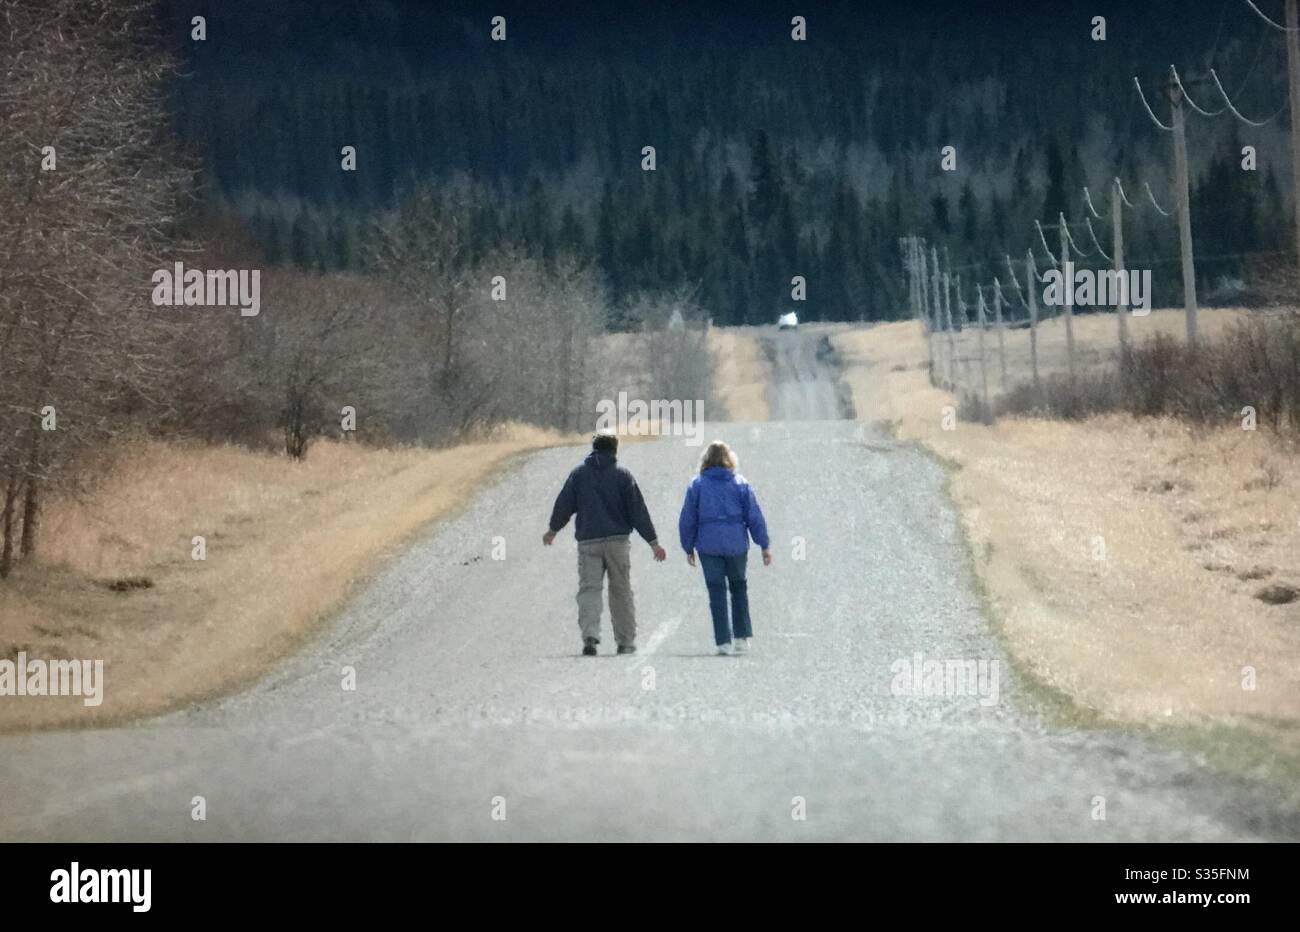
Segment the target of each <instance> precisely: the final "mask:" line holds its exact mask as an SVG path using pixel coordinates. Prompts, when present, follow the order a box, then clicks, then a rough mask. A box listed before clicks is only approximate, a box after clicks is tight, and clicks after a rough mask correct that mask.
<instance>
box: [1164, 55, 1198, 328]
mask: <svg viewBox="0 0 1300 932" xmlns="http://www.w3.org/2000/svg"><path fill="white" fill-rule="evenodd" d="M1169 107H1170V111H1171V113H1172V116H1173V119H1172V121H1171V124H1172V126H1173V129H1174V175H1175V178H1174V188H1175V189H1176V191H1177V195H1178V243H1179V246H1180V249H1181V252H1182V256H1183V306H1184V308H1185V309H1186V313H1187V346H1188V347H1189V348H1190V349H1195V348H1196V264H1195V261H1194V260H1193V258H1192V198H1191V194H1190V192H1189V190H1188V184H1189V182H1188V178H1187V128H1186V125H1185V120H1184V115H1183V92H1182V88H1181V87H1180V86H1179V84H1178V78H1177V76H1176V73H1175V72H1174V66H1173V65H1170V66H1169Z"/></svg>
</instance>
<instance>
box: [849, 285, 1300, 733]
mask: <svg viewBox="0 0 1300 932" xmlns="http://www.w3.org/2000/svg"><path fill="white" fill-rule="evenodd" d="M1233 316H1235V313H1234V312H1226V313H1223V312H1213V311H1210V312H1203V314H1202V330H1203V332H1204V333H1207V334H1213V333H1214V332H1215V331H1216V329H1218V328H1221V327H1222V326H1223V325H1224V324H1225V323H1226V322H1227V321H1228V320H1230V319H1232V317H1233ZM1146 320H1147V322H1148V323H1149V325H1150V326H1151V327H1153V328H1154V327H1163V328H1167V329H1168V330H1169V331H1171V332H1177V328H1178V327H1179V326H1181V314H1180V313H1179V312H1156V313H1154V314H1152V315H1151V317H1150V318H1147V319H1146ZM1113 325H1114V318H1113V317H1109V318H1106V317H1092V318H1087V319H1085V323H1084V325H1083V326H1081V327H1080V328H1078V329H1077V330H1076V337H1077V338H1079V339H1080V342H1081V344H1082V345H1083V348H1084V349H1086V350H1088V351H1091V352H1094V353H1096V354H1098V355H1100V354H1102V353H1103V352H1104V348H1105V345H1107V344H1109V343H1111V342H1113V331H1111V330H1110V327H1111V326H1113ZM834 339H835V342H836V346H837V349H838V350H839V352H840V355H841V357H842V359H843V360H844V361H845V363H846V364H847V371H846V377H847V379H848V380H849V382H850V385H851V387H852V389H853V393H854V402H855V404H856V405H857V409H858V412H859V414H860V416H862V417H865V418H867V419H869V420H875V421H880V422H884V423H886V424H888V425H889V426H891V427H892V429H893V430H894V432H895V433H896V434H897V435H898V436H899V437H900V438H902V439H907V440H915V441H918V442H920V443H922V444H924V445H925V446H926V447H928V448H929V449H931V450H933V451H934V452H935V453H937V454H938V455H939V456H941V457H943V458H944V459H945V460H946V461H948V462H949V463H951V464H952V466H953V470H952V473H951V481H950V487H951V492H952V496H953V499H954V501H955V503H956V504H957V506H958V508H959V509H960V512H961V517H962V522H963V524H964V526H965V530H966V533H967V535H968V539H969V540H970V543H971V548H972V553H973V558H974V562H975V567H976V570H977V572H978V574H979V576H980V579H981V581H982V583H983V584H984V587H985V590H986V592H987V594H988V598H989V601H990V604H991V608H992V611H993V614H994V616H995V618H996V619H997V622H998V624H999V625H1000V627H1001V629H1002V631H1003V633H1004V635H1005V638H1006V642H1007V645H1008V648H1009V650H1010V651H1011V652H1012V654H1013V655H1014V656H1015V657H1016V658H1017V659H1018V660H1019V661H1020V662H1021V663H1023V665H1024V667H1025V668H1026V669H1027V670H1028V671H1029V672H1030V673H1031V674H1032V675H1033V676H1035V677H1036V678H1038V679H1039V680H1040V681H1042V682H1044V683H1047V684H1050V685H1051V686H1053V687H1055V688H1056V689H1059V690H1060V691H1061V692H1063V693H1064V694H1066V695H1068V696H1069V697H1071V698H1072V699H1073V700H1074V701H1075V702H1077V703H1078V704H1080V705H1081V706H1083V707H1085V708H1089V709H1092V710H1095V711H1097V712H1098V713H1100V714H1101V715H1102V716H1104V717H1107V718H1109V719H1113V720H1117V721H1123V722H1143V723H1149V722H1153V721H1168V720H1175V721H1177V720H1182V721H1205V720H1213V721H1229V722H1234V723H1242V722H1246V721H1259V720H1262V719H1272V720H1283V721H1287V722H1291V723H1294V722H1295V721H1296V720H1297V719H1300V635H1298V634H1297V632H1298V630H1300V601H1298V602H1293V603H1291V604H1284V605H1271V604H1266V603H1265V602H1263V601H1261V600H1260V599H1258V598H1257V597H1256V596H1257V595H1258V594H1259V593H1260V592H1261V590H1263V589H1265V588H1266V587H1268V586H1282V587H1285V586H1294V587H1300V494H1298V493H1300V489H1298V488H1297V483H1300V470H1297V469H1296V462H1297V455H1298V453H1300V451H1297V450H1295V449H1294V448H1292V447H1291V446H1289V445H1288V444H1287V443H1286V442H1284V441H1283V440H1281V439H1279V438H1277V437H1275V436H1272V435H1270V434H1269V433H1267V432H1266V431H1264V430H1259V431H1255V432H1246V431H1242V430H1236V429H1195V430H1194V429H1192V428H1191V427H1189V426H1188V425H1186V424H1184V423H1181V422H1176V421H1172V420H1138V419H1134V418H1130V417H1126V416H1114V415H1112V416H1106V417H1099V418H1093V419H1090V420H1086V421H1082V422H1072V423H1066V422H1061V421H1046V420H1035V419H1003V420H1002V421H1000V422H999V423H997V424H996V425H994V426H991V427H985V426H983V425H979V424H966V423H958V424H957V425H956V429H955V430H944V429H943V420H942V419H943V416H944V411H945V407H946V406H953V407H955V406H956V399H955V398H954V396H953V395H951V394H950V393H948V392H946V391H942V390H939V389H936V388H933V387H932V386H930V385H929V384H928V381H927V378H926V373H925V358H926V357H925V341H924V338H923V336H922V334H921V331H920V328H919V326H918V325H916V324H914V323H910V322H909V323H898V324H886V325H882V326H878V327H874V328H871V329H863V330H856V331H851V332H848V333H844V334H841V335H839V336H837V337H835V338H834ZM1026 342H1027V340H1026ZM1050 345H1051V344H1049V346H1050ZM1022 358H1023V359H1026V360H1027V351H1026V353H1025V355H1024V357H1022ZM1021 371H1022V372H1023V371H1024V369H1023V368H1022V370H1021ZM1103 547H1104V551H1103V549H1102V548H1103ZM1247 667H1250V668H1253V669H1254V670H1255V675H1256V677H1257V688H1256V689H1255V690H1253V691H1252V690H1247V689H1243V688H1242V682H1243V677H1244V676H1245V675H1246V674H1245V673H1243V670H1244V668H1247Z"/></svg>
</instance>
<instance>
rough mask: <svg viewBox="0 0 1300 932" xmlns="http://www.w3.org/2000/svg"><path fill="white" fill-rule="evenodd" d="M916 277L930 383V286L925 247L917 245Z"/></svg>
mask: <svg viewBox="0 0 1300 932" xmlns="http://www.w3.org/2000/svg"><path fill="white" fill-rule="evenodd" d="M916 251H917V258H918V260H919V265H918V267H917V268H918V277H919V278H920V281H921V325H922V326H923V327H924V328H925V361H926V371H927V373H928V376H929V379H930V384H931V385H933V384H934V335H933V333H932V332H931V328H930V286H929V283H928V281H927V278H928V276H929V269H928V268H927V263H926V258H925V247H924V246H921V245H919V244H918V245H917V248H916Z"/></svg>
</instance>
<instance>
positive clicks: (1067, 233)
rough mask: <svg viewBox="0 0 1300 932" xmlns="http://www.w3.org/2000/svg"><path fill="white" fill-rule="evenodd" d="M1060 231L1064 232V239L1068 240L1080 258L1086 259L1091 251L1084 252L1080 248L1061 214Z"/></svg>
mask: <svg viewBox="0 0 1300 932" xmlns="http://www.w3.org/2000/svg"><path fill="white" fill-rule="evenodd" d="M1061 232H1062V233H1064V234H1065V239H1066V241H1067V242H1069V244H1070V246H1071V247H1072V248H1073V249H1074V251H1075V253H1076V254H1077V255H1078V257H1079V258H1080V259H1086V258H1088V257H1089V256H1090V255H1092V252H1091V251H1089V252H1084V251H1083V250H1082V249H1080V248H1079V244H1078V243H1076V242H1075V241H1074V237H1073V236H1071V235H1070V225H1069V224H1068V223H1066V222H1065V216H1064V215H1062V216H1061Z"/></svg>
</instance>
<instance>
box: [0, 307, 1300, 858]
mask: <svg viewBox="0 0 1300 932" xmlns="http://www.w3.org/2000/svg"><path fill="white" fill-rule="evenodd" d="M786 336H793V337H795V339H793V340H789V341H785V342H784V343H783V344H781V348H780V349H778V350H777V351H776V354H777V358H778V359H789V360H794V361H793V362H791V363H789V365H792V366H796V367H798V371H797V372H796V373H794V374H793V377H789V376H791V375H792V374H791V373H789V372H788V371H787V372H783V373H782V375H783V376H787V377H779V378H778V379H777V380H776V381H775V383H774V392H773V398H774V399H775V403H774V413H776V414H777V415H778V416H781V417H787V418H789V417H791V416H792V415H795V416H796V417H797V419H791V420H785V421H779V422H769V423H765V424H753V425H738V424H719V425H711V426H710V430H709V431H707V437H706V439H708V438H711V437H713V436H715V435H716V436H722V437H725V438H726V439H728V440H729V441H731V442H732V443H733V445H734V446H735V447H736V449H737V450H738V452H739V455H740V460H741V471H742V472H743V473H745V474H746V475H747V476H748V478H749V479H750V481H751V482H752V483H753V484H754V487H755V489H756V491H757V494H758V497H759V500H760V502H761V503H762V505H763V507H764V509H765V511H766V513H767V516H768V523H769V525H770V527H771V528H772V532H773V539H774V551H775V555H776V560H775V564H774V565H773V566H772V567H770V568H764V567H763V566H762V565H761V563H760V561H758V560H757V559H751V564H750V565H751V569H750V576H751V583H750V589H751V598H752V606H753V615H754V620H755V621H754V624H755V639H754V648H755V649H754V652H753V653H752V654H751V655H750V656H747V657H717V656H714V652H713V649H712V640H711V629H710V625H709V621H708V613H707V606H706V598H705V590H704V586H703V583H702V580H701V577H700V575H699V570H698V569H696V570H692V569H691V568H689V567H688V566H687V565H686V562H685V560H684V558H683V556H682V554H681V553H680V552H679V551H678V549H677V548H676V546H675V545H674V546H669V552H670V560H669V562H668V563H666V564H655V563H653V562H652V560H651V555H650V551H649V548H648V547H646V546H644V544H641V543H639V542H638V543H636V545H635V547H634V551H633V553H634V556H633V562H634V566H633V576H634V582H635V584H636V591H637V600H638V612H639V624H640V637H639V644H640V652H639V653H638V654H636V655H635V656H614V655H613V654H612V638H610V637H609V636H608V619H606V622H605V624H606V638H605V641H604V643H603V644H602V645H601V650H602V651H603V652H604V653H602V655H601V656H600V657H597V658H594V659H593V658H583V657H580V656H579V654H578V651H579V647H580V645H579V639H578V631H577V624H576V620H575V606H574V601H573V596H574V591H575V588H576V566H575V563H576V559H575V548H574V544H573V538H572V530H571V528H570V529H566V530H565V531H564V532H563V534H562V535H561V538H560V540H559V541H558V542H557V544H556V546H554V547H552V548H543V547H542V545H541V541H540V538H541V534H542V531H543V530H544V529H545V519H546V515H547V513H548V511H549V509H550V505H551V502H552V499H553V497H554V495H555V492H556V491H557V489H558V487H559V484H560V482H561V480H562V479H563V477H564V475H565V473H566V472H567V470H568V469H569V468H570V467H571V466H572V465H573V464H574V463H575V462H577V461H578V460H579V458H580V457H581V455H582V453H583V451H582V450H580V449H575V448H568V449H555V450H548V451H543V452H540V453H537V454H534V455H531V456H528V457H527V458H523V459H521V460H518V461H516V462H514V463H513V464H511V465H510V466H509V467H507V468H505V469H503V470H502V471H501V472H500V474H499V475H498V476H497V477H496V479H495V483H494V484H493V485H491V486H490V487H488V488H485V489H483V490H482V492H481V493H480V494H478V495H477V496H476V497H475V498H474V499H473V500H472V501H471V502H470V503H469V504H468V506H467V507H466V508H465V509H464V510H463V511H462V512H461V513H460V514H458V515H457V516H455V517H453V518H450V519H449V520H445V521H442V522H440V523H439V524H437V525H436V526H434V527H432V528H431V529H430V530H429V531H428V532H427V534H425V535H424V536H423V538H422V539H420V540H419V541H418V542H416V543H415V544H414V545H413V546H411V547H410V548H409V549H408V550H407V551H406V552H405V553H404V554H403V555H401V556H400V557H398V558H396V559H395V560H394V561H392V562H391V563H390V564H389V565H388V566H387V567H385V568H384V569H383V570H382V571H381V572H379V573H378V574H377V575H376V577H375V578H374V579H373V580H371V581H369V582H368V584H366V585H365V586H363V587H361V588H359V590H358V592H357V595H356V596H355V598H354V599H353V600H352V602H351V603H350V605H349V606H348V607H346V609H345V610H343V611H342V612H341V613H340V614H339V616H338V617H337V618H335V619H334V620H333V621H332V622H330V623H329V624H328V625H327V626H326V627H325V628H324V629H323V630H322V632H321V634H320V636H319V637H317V638H315V639H314V641H313V642H312V643H311V644H309V645H308V646H307V647H306V648H305V649H303V650H302V651H301V652H299V653H298V654H296V655H295V656H294V657H292V658H290V659H289V660H288V661H286V662H285V663H284V664H283V665H282V666H281V667H280V668H279V669H278V670H277V672H276V673H275V674H274V675H272V676H271V677H270V678H268V679H267V680H266V681H264V682H263V683H261V684H260V685H258V686H257V687H255V688H253V689H251V690H250V691H247V692H244V693H242V694H240V695H237V696H233V697H230V698H228V699H225V700H222V701H219V702H215V703H211V704H207V705H204V706H201V707H196V708H192V709H188V710H185V711H182V712H178V713H174V714H171V715H167V716H164V717H161V718H157V719H153V720H150V721H146V722H143V723H140V724H137V725H134V726H129V727H119V728H112V729H106V730H95V731H85V732H62V733H51V734H40V735H27V736H10V737H5V738H0V785H2V786H3V787H4V792H3V793H0V839H3V840H6V841H11V840H20V839H22V840H28V839H51V840H90V839H93V840H158V839H176V840H182V839H188V840H200V839H202V840H233V839H252V840H259V839H265V840H274V839H307V840H331V839H337V840H363V839H366V840H433V839H475V840H493V839H571V840H579V839H616V840H631V839H698V840H706V839H738V840H746V839H778V840H796V839H797V840H809V839H852V840H1016V839H1025V840H1065V839H1076V840H1099V841H1100V840H1188V841H1202V840H1206V841H1208V840H1249V839H1259V838H1276V837H1295V836H1296V835H1297V833H1300V829H1298V828H1297V819H1296V816H1295V814H1294V813H1288V812H1286V811H1283V810H1282V808H1281V805H1280V803H1279V802H1278V799H1279V797H1278V795H1277V794H1276V793H1275V792H1274V790H1273V789H1272V788H1270V787H1269V786H1268V785H1266V784H1257V783H1253V782H1249V781H1246V780H1244V779H1241V778H1230V777H1226V776H1223V775H1221V774H1216V773H1214V772H1213V771H1212V770H1210V769H1209V768H1208V767H1207V765H1206V764H1205V763H1204V762H1203V761H1199V760H1197V759H1196V757H1195V756H1194V755H1192V754H1190V753H1188V752H1184V751H1180V750H1177V749H1175V748H1173V747H1172V746H1171V745H1170V744H1169V743H1167V742H1157V741H1155V740H1153V739H1151V738H1149V737H1144V736H1142V735H1140V734H1134V733H1125V732H1121V731H1112V730H1086V729H1079V728H1075V727H1070V726H1065V725H1060V724H1054V723H1053V719H1052V718H1051V717H1050V716H1048V715H1046V714H1044V710H1043V708H1042V707H1040V704H1039V703H1038V702H1037V701H1036V700H1035V696H1034V693H1033V692H1032V690H1029V689H1027V688H1025V687H1024V686H1022V684H1020V683H1019V682H1017V680H1016V678H1015V677H1014V675H1013V674H1012V671H1011V668H1010V665H1009V664H1008V662H1007V658H1006V657H1005V656H1004V654H1003V652H1002V650H1001V648H1000V646H999V643H998V641H997V640H996V638H995V637H994V636H993V635H992V634H991V633H990V630H989V627H988V624H987V623H986V621H985V619H984V618H983V617H982V616H981V612H980V606H979V603H978V601H977V597H976V595H975V591H974V588H973V586H972V579H971V575H970V572H969V570H968V568H967V565H966V562H965V559H964V555H963V550H962V546H961V542H960V538H959V532H958V527H957V522H956V518H955V515H954V513H953V511H952V509H951V508H950V507H949V505H948V503H947V501H946V499H945V497H944V494H943V491H942V480H943V476H942V472H941V470H940V468H939V467H938V466H937V465H936V464H935V463H933V462H932V461H931V460H930V459H928V458H927V457H925V456H924V455H922V454H921V453H919V452H917V451H916V450H914V449H912V448H910V447H906V446H900V445H898V444H895V443H893V442H891V441H890V440H888V439H886V438H884V437H883V436H881V435H879V434H877V433H875V432H874V431H873V430H872V429H871V428H864V427H863V426H862V425H859V424H857V423H854V422H852V421H847V420H818V418H828V417H833V416H834V415H835V414H836V413H840V412H842V408H840V407H839V404H840V402H839V401H838V398H839V397H840V396H841V393H840V388H839V387H838V385H837V384H836V380H835V372H834V369H833V367H832V366H831V365H830V361H829V360H828V359H825V358H822V359H821V360H820V361H819V360H818V349H817V346H818V342H819V337H818V335H817V334H816V333H815V332H810V333H808V334H804V333H802V332H801V333H799V334H779V335H778V334H773V338H774V339H775V338H777V337H779V338H780V339H781V340H784V338H785V337H786ZM809 360H811V362H810V361H809ZM783 365H784V364H783ZM699 452H700V451H699V448H698V447H688V446H686V445H685V444H684V442H683V441H682V439H680V438H676V439H674V438H664V439H661V440H656V441H652V442H647V443H639V444H629V445H626V447H625V449H624V451H623V455H622V460H623V462H624V463H625V464H626V465H627V466H629V467H630V468H631V469H632V470H633V472H634V473H635V474H636V476H637V477H638V479H639V481H640V483H641V485H642V488H643V489H644V490H645V492H646V495H647V499H648V501H649V504H650V507H651V512H652V514H653V516H654V518H655V520H656V521H657V522H658V526H659V530H660V533H661V535H662V537H663V538H664V542H665V544H666V545H668V544H670V543H671V541H672V539H673V538H674V537H675V527H676V510H677V507H678V506H679V504H680V500H681V495H682V492H683V490H684V488H685V485H686V483H687V481H688V479H689V478H690V476H691V473H692V470H693V468H694V465H695V462H696V460H697V457H698V454H699ZM502 546H504V554H502V553H501V549H500V548H501V547H502ZM494 549H495V554H494ZM494 556H498V557H499V556H504V559H494ZM754 556H755V557H756V556H757V553H756V552H755V554H754ZM285 585H293V581H292V580H286V581H285ZM918 659H919V660H920V662H921V664H922V666H921V670H922V672H923V673H924V672H925V667H924V663H925V662H926V661H948V660H960V661H963V662H965V663H973V664H974V665H975V668H976V670H977V671H982V672H984V673H985V676H984V678H983V679H976V680H974V681H971V680H963V679H961V678H956V677H954V678H951V679H947V680H945V678H944V677H943V676H940V677H938V678H937V679H931V681H930V682H931V685H932V686H933V687H934V688H935V690H937V694H925V693H926V690H925V689H924V688H922V689H921V690H920V692H921V694H919V695H918V694H917V692H918V690H917V689H916V688H915V686H916V679H914V678H913V677H912V676H910V675H909V674H908V673H907V672H906V671H907V669H908V668H910V667H911V666H912V665H914V664H916V662H917V660H918ZM345 667H350V668H353V669H355V674H356V688H355V690H345V689H344V688H343V687H342V683H343V679H344V676H343V670H344V668H345ZM953 669H954V670H955V669H956V668H955V667H954V668H953ZM963 669H965V667H963ZM900 671H905V672H903V673H900ZM995 674H996V679H994V675H995ZM924 683H925V680H924V678H922V684H921V685H922V686H923V687H924ZM994 685H996V689H994V688H993V687H994ZM904 686H907V687H909V688H906V689H905V688H904ZM109 688H111V683H110V684H109ZM908 693H911V694H908ZM196 796H202V797H204V800H205V802H206V816H207V817H206V820H205V821H195V820H194V819H193V818H192V817H191V812H192V806H193V804H194V797H196ZM1103 803H1104V815H1105V818H1104V819H1102V818H1098V817H1097V816H1098V815H1099V814H1100V813H1101V812H1102V807H1103Z"/></svg>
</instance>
